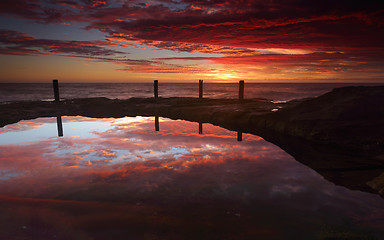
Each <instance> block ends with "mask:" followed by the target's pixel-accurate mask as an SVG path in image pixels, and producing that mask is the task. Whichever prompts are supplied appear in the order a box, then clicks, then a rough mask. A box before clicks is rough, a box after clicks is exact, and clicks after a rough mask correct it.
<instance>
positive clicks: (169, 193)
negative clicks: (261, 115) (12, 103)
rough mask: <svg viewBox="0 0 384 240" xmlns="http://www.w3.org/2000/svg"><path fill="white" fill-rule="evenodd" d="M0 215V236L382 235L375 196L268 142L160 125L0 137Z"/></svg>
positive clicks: (126, 122)
mask: <svg viewBox="0 0 384 240" xmlns="http://www.w3.org/2000/svg"><path fill="white" fill-rule="evenodd" d="M58 120H59V123H60V120H61V121H62V123H63V124H62V131H61V130H60V127H59V128H58V126H59V125H60V124H57V121H58ZM58 135H60V136H58ZM240 140H241V141H240ZM0 212H1V214H0V239H39V240H40V239H382V238H383V237H382V236H384V200H383V199H382V198H381V197H380V196H378V195H375V194H370V193H364V192H360V191H352V190H349V189H347V188H344V187H341V186H336V185H335V184H333V183H331V182H329V181H327V180H325V179H324V178H323V177H322V176H321V175H319V174H318V173H316V172H315V171H313V170H312V169H310V168H308V167H306V166H304V165H302V164H301V163H299V162H297V161H296V160H295V159H294V158H293V157H291V156H290V155H289V154H287V153H286V152H284V151H283V150H281V149H280V148H279V147H278V146H276V145H273V144H272V143H269V142H267V141H265V140H264V139H262V138H261V137H258V136H255V135H251V134H240V133H237V132H232V131H229V130H226V129H223V128H220V127H217V126H213V125H211V124H205V123H204V124H199V123H194V122H187V121H181V120H170V119H166V118H158V119H156V118H155V117H134V118H132V117H125V118H120V119H114V118H104V119H94V118H86V117H80V116H77V117H67V116H63V117H60V118H38V119H35V120H28V121H21V122H19V123H16V124H12V125H8V126H5V127H3V128H0Z"/></svg>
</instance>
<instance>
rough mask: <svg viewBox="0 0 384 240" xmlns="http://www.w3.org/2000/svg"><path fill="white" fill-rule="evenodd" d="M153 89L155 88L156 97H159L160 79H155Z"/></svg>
mask: <svg viewBox="0 0 384 240" xmlns="http://www.w3.org/2000/svg"><path fill="white" fill-rule="evenodd" d="M153 90H154V94H155V98H159V81H158V80H155V81H153Z"/></svg>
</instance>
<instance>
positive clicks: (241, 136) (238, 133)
mask: <svg viewBox="0 0 384 240" xmlns="http://www.w3.org/2000/svg"><path fill="white" fill-rule="evenodd" d="M237 141H238V142H241V141H243V132H237Z"/></svg>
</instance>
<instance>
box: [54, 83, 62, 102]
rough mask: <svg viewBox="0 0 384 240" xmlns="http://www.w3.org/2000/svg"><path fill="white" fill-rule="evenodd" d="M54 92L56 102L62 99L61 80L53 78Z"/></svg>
mask: <svg viewBox="0 0 384 240" xmlns="http://www.w3.org/2000/svg"><path fill="white" fill-rule="evenodd" d="M53 93H54V95H55V102H59V101H60V96H59V81H58V80H56V79H55V80H53Z"/></svg>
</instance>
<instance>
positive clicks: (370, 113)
mask: <svg viewBox="0 0 384 240" xmlns="http://www.w3.org/2000/svg"><path fill="white" fill-rule="evenodd" d="M383 103H384V86H381V87H345V88H339V89H335V90H333V91H332V92H330V93H327V94H325V95H322V96H320V97H318V98H314V99H307V100H296V101H291V102H289V103H286V104H278V105H277V104H274V103H272V102H271V101H268V100H266V99H250V100H244V101H239V100H231V99H224V100H223V99H196V98H159V99H154V98H147V99H140V98H132V99H129V100H111V99H107V98H90V99H74V100H65V101H61V102H58V103H56V102H18V103H9V104H2V105H0V126H1V127H2V126H5V125H7V124H10V123H15V122H18V121H20V120H23V119H33V118H37V117H54V116H59V115H67V116H74V115H81V116H87V117H124V116H137V115H141V116H161V117H168V118H173V119H184V120H190V121H196V122H209V123H212V124H215V125H219V126H221V127H225V128H228V129H231V130H235V131H242V132H248V133H253V134H257V135H260V136H262V137H264V138H265V139H267V140H268V141H270V142H273V143H275V144H276V145H278V146H280V147H281V148H283V149H284V150H285V151H287V152H288V153H290V154H291V155H292V156H293V157H295V158H296V160H298V161H300V162H302V163H304V164H306V165H307V166H309V167H311V168H313V169H314V170H316V171H317V172H319V173H320V174H322V175H323V176H324V177H325V178H327V179H329V180H330V181H333V182H335V183H336V184H340V185H343V186H347V187H349V188H351V189H359V190H364V191H371V190H372V189H373V190H375V191H377V192H380V193H381V194H382V195H384V177H383V176H384V175H383V174H382V173H383V172H384V137H383V136H384V106H383V105H382V104H383ZM280 106H281V107H283V108H282V109H280V110H278V111H276V112H272V109H276V108H278V107H280Z"/></svg>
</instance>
